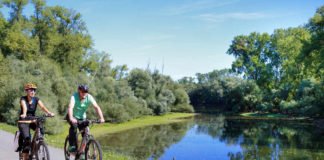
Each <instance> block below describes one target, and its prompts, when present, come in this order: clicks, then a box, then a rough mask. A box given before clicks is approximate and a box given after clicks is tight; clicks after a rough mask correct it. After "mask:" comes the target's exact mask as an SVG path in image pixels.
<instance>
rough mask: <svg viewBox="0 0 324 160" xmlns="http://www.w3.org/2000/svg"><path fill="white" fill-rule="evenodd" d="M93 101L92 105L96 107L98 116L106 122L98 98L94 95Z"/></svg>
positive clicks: (101, 120)
mask: <svg viewBox="0 0 324 160" xmlns="http://www.w3.org/2000/svg"><path fill="white" fill-rule="evenodd" d="M91 101H92V105H93V107H94V108H95V110H96V112H97V114H98V116H99V117H100V122H101V123H104V122H105V119H104V117H103V114H102V111H101V108H100V106H99V105H98V104H97V102H96V100H95V99H94V98H93V97H92V100H91Z"/></svg>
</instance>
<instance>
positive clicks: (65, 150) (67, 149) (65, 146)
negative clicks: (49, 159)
mask: <svg viewBox="0 0 324 160" xmlns="http://www.w3.org/2000/svg"><path fill="white" fill-rule="evenodd" d="M69 146H70V144H69V136H66V138H65V142H64V156H65V159H66V160H70V152H69Z"/></svg>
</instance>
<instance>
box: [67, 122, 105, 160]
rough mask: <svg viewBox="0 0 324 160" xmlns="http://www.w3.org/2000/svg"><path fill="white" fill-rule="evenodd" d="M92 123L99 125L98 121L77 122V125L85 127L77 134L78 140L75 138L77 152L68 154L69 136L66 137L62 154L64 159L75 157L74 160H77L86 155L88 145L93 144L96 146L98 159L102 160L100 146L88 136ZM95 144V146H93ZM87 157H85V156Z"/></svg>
mask: <svg viewBox="0 0 324 160" xmlns="http://www.w3.org/2000/svg"><path fill="white" fill-rule="evenodd" d="M93 123H100V121H99V120H85V121H78V125H85V127H84V128H82V129H81V130H80V131H79V132H78V133H77V137H80V136H81V138H80V139H78V138H77V143H76V147H77V151H76V152H69V151H68V150H67V148H68V147H67V146H68V145H69V142H68V139H69V136H67V137H66V139H65V143H64V154H65V158H66V159H69V157H70V156H72V157H73V156H75V159H76V160H78V159H79V158H80V156H81V155H83V154H87V150H88V149H89V148H88V147H89V145H91V144H93V145H96V147H99V148H98V157H100V160H101V159H102V150H101V147H100V144H99V143H98V142H97V141H96V140H95V138H94V137H93V136H92V135H91V134H90V128H89V126H91V124H93ZM94 143H95V144H94ZM86 156H87V155H86Z"/></svg>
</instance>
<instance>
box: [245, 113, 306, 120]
mask: <svg viewBox="0 0 324 160" xmlns="http://www.w3.org/2000/svg"><path fill="white" fill-rule="evenodd" d="M240 116H242V117H244V118H247V119H282V120H305V119H308V117H290V116H288V115H285V114H280V113H258V112H246V113H241V114H240Z"/></svg>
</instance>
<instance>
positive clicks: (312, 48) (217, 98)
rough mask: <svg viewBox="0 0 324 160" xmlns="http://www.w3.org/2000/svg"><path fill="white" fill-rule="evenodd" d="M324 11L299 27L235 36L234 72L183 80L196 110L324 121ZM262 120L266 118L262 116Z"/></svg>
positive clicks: (321, 8)
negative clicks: (300, 117) (310, 118)
mask: <svg viewBox="0 0 324 160" xmlns="http://www.w3.org/2000/svg"><path fill="white" fill-rule="evenodd" d="M323 39H324V6H322V7H320V8H318V9H317V11H316V12H315V14H314V16H313V17H311V18H310V19H309V21H308V22H307V23H306V24H304V25H301V26H298V27H291V28H286V29H276V30H275V31H274V32H273V33H272V34H269V33H258V32H253V33H250V34H248V35H238V36H236V37H234V39H233V41H232V44H231V45H230V47H229V49H228V51H227V54H229V55H233V56H234V57H235V61H234V62H233V64H232V68H231V69H223V70H215V71H212V72H209V73H197V74H196V76H195V77H184V78H182V79H180V80H179V82H180V83H181V84H183V85H184V86H185V88H186V91H187V92H188V94H189V97H190V100H191V103H192V104H193V105H194V106H195V110H196V111H200V110H201V111H204V112H209V111H218V112H232V113H242V112H252V113H253V112H258V113H262V114H281V115H287V116H290V117H291V116H293V117H299V116H307V117H314V118H323V117H324V107H323V106H324V76H323V75H324V43H323ZM260 115H261V114H260Z"/></svg>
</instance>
